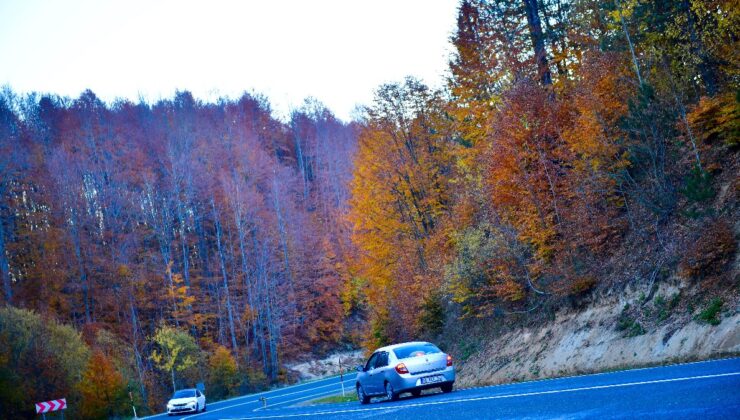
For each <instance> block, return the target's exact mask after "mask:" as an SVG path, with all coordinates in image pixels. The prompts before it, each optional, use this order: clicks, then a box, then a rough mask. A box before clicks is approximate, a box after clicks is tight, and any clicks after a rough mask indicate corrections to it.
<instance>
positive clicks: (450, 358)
mask: <svg viewBox="0 0 740 420" xmlns="http://www.w3.org/2000/svg"><path fill="white" fill-rule="evenodd" d="M447 366H452V356H450V355H449V354H448V355H447Z"/></svg>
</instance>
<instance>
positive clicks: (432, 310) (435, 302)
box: [419, 292, 445, 337]
mask: <svg viewBox="0 0 740 420" xmlns="http://www.w3.org/2000/svg"><path fill="white" fill-rule="evenodd" d="M444 326H445V309H444V306H443V304H442V294H441V293H439V292H434V293H431V294H430V295H429V296H428V297H427V298H426V299H424V302H423V303H422V305H421V315H420V317H419V327H420V328H421V331H423V332H425V333H427V334H429V335H431V336H432V337H435V336H437V335H438V334H440V333H441V332H442V330H443V329H444Z"/></svg>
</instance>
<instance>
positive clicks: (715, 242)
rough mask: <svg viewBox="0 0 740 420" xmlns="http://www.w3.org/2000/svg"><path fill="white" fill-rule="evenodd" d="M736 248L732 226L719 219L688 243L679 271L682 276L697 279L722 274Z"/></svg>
mask: <svg viewBox="0 0 740 420" xmlns="http://www.w3.org/2000/svg"><path fill="white" fill-rule="evenodd" d="M736 249H737V244H736V243H735V237H734V235H733V233H732V226H731V225H730V224H729V223H728V222H727V221H725V220H722V219H720V220H718V221H716V222H713V223H712V224H711V225H710V226H709V227H708V228H707V229H705V231H704V233H703V234H702V235H701V236H700V237H699V239H698V240H696V241H695V242H693V243H692V244H691V245H689V247H688V250H687V252H686V254H685V256H684V258H683V261H682V262H681V271H682V273H683V275H684V276H686V277H689V278H695V279H699V280H700V279H703V278H707V277H712V276H714V275H718V274H722V273H723V272H724V271H725V270H724V267H725V266H726V265H727V264H728V263H729V262H730V260H731V258H732V257H733V256H734V255H735V251H736Z"/></svg>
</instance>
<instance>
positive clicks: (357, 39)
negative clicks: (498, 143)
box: [0, 0, 458, 119]
mask: <svg viewBox="0 0 740 420" xmlns="http://www.w3.org/2000/svg"><path fill="white" fill-rule="evenodd" d="M457 3H458V1H457V0H365V1H359V0H269V1H267V0H265V1H249V0H243V1H216V0H211V1H199V2H196V1H183V0H172V1H157V0H133V1H132V0H127V1H123V0H121V1H104V0H65V1H55V0H0V85H6V84H7V85H10V87H11V88H12V89H13V90H15V91H16V92H21V93H25V92H30V91H38V92H51V93H57V94H61V95H66V96H71V97H76V96H78V95H79V93H80V92H81V91H82V90H84V89H87V88H89V89H92V90H93V91H94V92H95V93H96V94H97V95H98V96H99V97H101V98H102V99H104V100H106V101H111V100H113V99H115V98H117V97H126V98H130V99H132V100H137V98H139V96H143V97H144V98H145V99H147V100H148V101H155V100H157V99H160V98H167V97H171V96H172V95H173V93H174V92H175V90H176V89H181V90H182V89H187V90H190V91H191V92H193V94H194V95H196V96H197V97H199V98H203V99H211V100H213V99H215V98H217V97H219V96H230V97H237V96H239V95H240V94H241V92H243V91H245V90H246V91H255V92H259V93H263V94H265V95H267V96H268V97H269V98H270V102H271V103H272V105H273V108H274V109H275V110H276V112H277V114H278V115H279V116H285V115H287V113H288V111H289V110H290V109H291V108H292V107H296V106H299V105H300V104H301V103H302V102H303V99H304V98H305V97H307V96H313V97H316V98H318V99H319V100H320V101H322V102H323V103H325V104H326V105H327V106H328V107H329V108H331V109H332V110H333V111H334V112H335V113H336V114H337V115H338V116H339V117H341V118H343V119H348V118H349V116H350V115H351V111H352V109H353V108H354V107H355V105H357V104H362V103H368V102H369V101H370V100H371V99H372V92H373V90H374V89H375V88H376V87H377V86H378V85H379V84H381V83H384V82H389V81H396V80H401V79H402V78H403V77H404V76H406V75H414V76H416V77H419V78H421V79H422V80H424V81H425V82H426V83H427V84H430V85H433V86H439V85H441V84H442V80H443V75H444V72H445V70H446V67H447V61H448V56H449V53H450V51H451V47H450V44H449V37H450V35H451V34H452V32H453V31H454V27H455V20H456V9H457Z"/></svg>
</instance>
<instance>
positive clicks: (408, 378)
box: [391, 366, 455, 393]
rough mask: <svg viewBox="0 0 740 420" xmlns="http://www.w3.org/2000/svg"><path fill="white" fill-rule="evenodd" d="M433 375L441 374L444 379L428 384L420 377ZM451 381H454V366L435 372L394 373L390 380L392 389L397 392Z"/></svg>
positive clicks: (433, 386) (434, 386)
mask: <svg viewBox="0 0 740 420" xmlns="http://www.w3.org/2000/svg"><path fill="white" fill-rule="evenodd" d="M435 375H442V376H443V377H444V380H442V381H440V382H434V383H430V384H422V383H421V378H424V377H427V376H435ZM452 382H455V367H454V366H448V367H447V368H446V369H444V370H438V371H436V372H427V373H422V374H419V375H412V374H410V373H407V374H403V375H395V377H394V378H393V379H392V380H391V385H393V389H394V390H395V391H396V392H398V393H401V392H406V391H411V390H416V389H428V388H438V387H440V386H442V385H444V384H450V383H452Z"/></svg>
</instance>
